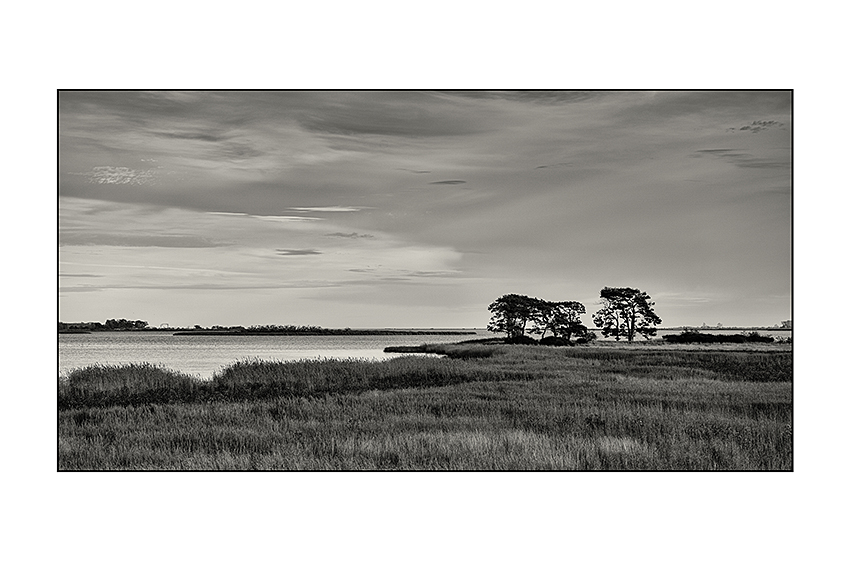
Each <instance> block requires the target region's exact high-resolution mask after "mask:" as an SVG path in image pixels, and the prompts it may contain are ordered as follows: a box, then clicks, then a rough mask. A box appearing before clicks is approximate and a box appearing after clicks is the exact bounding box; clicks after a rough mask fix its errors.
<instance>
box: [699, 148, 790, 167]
mask: <svg viewBox="0 0 850 567" xmlns="http://www.w3.org/2000/svg"><path fill="white" fill-rule="evenodd" d="M703 156H714V157H718V158H721V159H723V160H724V161H727V162H729V163H732V164H734V165H737V166H738V167H746V168H788V167H789V166H790V155H789V157H788V159H787V160H786V159H773V158H762V157H757V156H754V155H753V154H751V153H748V152H744V151H741V150H734V149H726V148H723V149H708V150H697V151H696V153H695V154H692V155H691V157H694V158H700V157H703Z"/></svg>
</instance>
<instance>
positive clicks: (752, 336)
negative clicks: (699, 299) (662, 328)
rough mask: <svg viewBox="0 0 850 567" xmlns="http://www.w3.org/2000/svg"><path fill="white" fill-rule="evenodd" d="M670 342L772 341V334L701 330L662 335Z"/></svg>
mask: <svg viewBox="0 0 850 567" xmlns="http://www.w3.org/2000/svg"><path fill="white" fill-rule="evenodd" d="M662 338H663V339H664V340H665V341H667V342H668V343H772V342H773V341H774V338H773V337H772V336H770V335H760V334H758V333H756V332H752V333H738V334H737V335H713V334H711V333H700V332H699V331H683V332H681V333H679V334H678V335H665V336H664V337H662Z"/></svg>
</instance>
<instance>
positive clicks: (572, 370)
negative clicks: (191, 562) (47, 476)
mask: <svg viewBox="0 0 850 567" xmlns="http://www.w3.org/2000/svg"><path fill="white" fill-rule="evenodd" d="M739 346H740V345H730V347H736V348H738V347H739ZM702 348H707V347H702ZM713 348H714V349H718V348H721V347H713ZM762 348H763V349H764V350H690V349H688V350H685V349H683V348H682V347H674V346H673V345H669V346H666V348H665V346H664V345H661V346H659V347H656V348H596V347H575V348H567V349H553V348H548V347H541V346H512V345H486V344H485V345H482V344H466V345H464V344H456V345H432V346H430V347H426V349H427V352H432V353H434V354H441V355H443V357H442V358H438V357H429V356H409V357H400V358H396V359H392V360H387V361H381V362H368V361H351V360H347V361H339V360H323V361H302V362H270V361H259V360H246V361H241V362H238V363H236V364H233V365H231V366H230V367H227V368H225V369H223V370H222V371H221V372H219V373H218V374H216V375H215V376H214V378H213V379H212V380H210V381H199V380H196V379H194V378H192V377H190V376H187V375H183V374H180V373H177V372H173V371H170V370H168V369H165V368H160V367H156V366H152V365H126V366H93V367H88V368H84V369H79V370H76V371H74V372H72V373H71V374H70V375H69V376H68V377H66V378H63V379H60V382H59V410H60V411H59V424H58V425H59V429H58V432H59V451H58V466H59V468H60V469H63V470H106V469H141V470H207V469H213V470H248V469H279V470H292V469H300V470H347V469H356V470H490V469H496V470H538V469H559V470H790V469H791V468H792V435H791V433H792V431H791V410H792V406H791V378H792V369H791V353H790V349H789V348H788V347H785V346H782V345H765V346H764V347H762ZM768 348H769V350H768Z"/></svg>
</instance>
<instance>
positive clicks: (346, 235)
mask: <svg viewBox="0 0 850 567" xmlns="http://www.w3.org/2000/svg"><path fill="white" fill-rule="evenodd" d="M325 236H333V237H336V238H375V236H374V235H372V234H361V233H359V232H331V233H329V234H326V235H325Z"/></svg>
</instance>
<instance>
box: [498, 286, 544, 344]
mask: <svg viewBox="0 0 850 567" xmlns="http://www.w3.org/2000/svg"><path fill="white" fill-rule="evenodd" d="M539 301H540V300H539V299H536V298H533V297H527V296H525V295H517V294H515V293H511V294H508V295H503V296H502V297H500V298H499V299H497V300H496V301H494V302H493V303H491V304H490V306H489V307H488V308H487V309H488V310H489V311H490V312H491V313H492V314H493V315H492V316H491V317H490V322H489V323H488V324H487V330H488V331H490V332H493V333H505V334H506V335H507V338H508V340H510V339H515V338H517V337H521V336H523V335H525V328H526V326H527V325H528V323H529V321H531V320H532V318H533V316H534V313H535V310H536V306H537V304H538V302H539Z"/></svg>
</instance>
